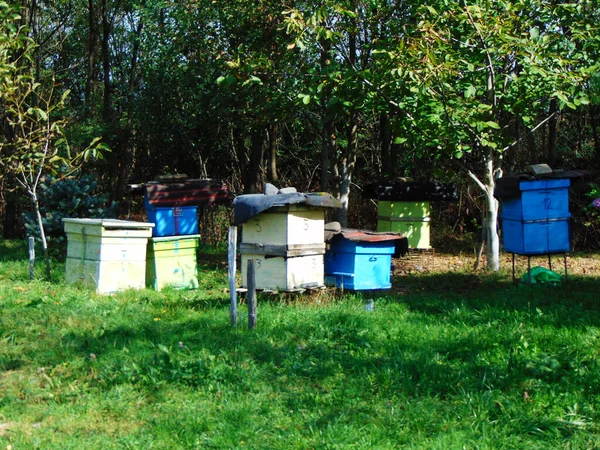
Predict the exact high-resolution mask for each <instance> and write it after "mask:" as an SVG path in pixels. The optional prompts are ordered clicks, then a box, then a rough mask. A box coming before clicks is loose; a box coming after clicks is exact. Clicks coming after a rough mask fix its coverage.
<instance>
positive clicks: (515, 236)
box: [500, 178, 571, 255]
mask: <svg viewBox="0 0 600 450" xmlns="http://www.w3.org/2000/svg"><path fill="white" fill-rule="evenodd" d="M570 185H571V181H570V180H569V179H560V178H559V179H541V180H531V181H520V182H519V183H518V189H517V191H516V192H515V194H514V196H509V197H505V198H502V213H501V215H500V218H501V219H502V228H503V233H502V236H503V243H504V250H506V251H507V252H510V253H516V254H518V255H538V254H551V253H562V252H568V251H570V250H571V241H570V218H571V213H570V212H569V186H570Z"/></svg>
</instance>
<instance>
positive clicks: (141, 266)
mask: <svg viewBox="0 0 600 450" xmlns="http://www.w3.org/2000/svg"><path fill="white" fill-rule="evenodd" d="M63 222H64V229H65V233H66V234H67V262H66V269H65V271H66V274H65V279H66V282H67V283H78V284H82V285H84V286H88V287H90V288H92V289H95V290H96V291H97V292H100V293H111V292H117V291H122V290H125V289H143V288H144V287H145V284H146V247H147V244H148V238H150V237H151V236H152V227H154V224H152V223H144V222H131V221H126V220H115V219H63Z"/></svg>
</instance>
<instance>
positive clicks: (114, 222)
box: [63, 218, 154, 229]
mask: <svg viewBox="0 0 600 450" xmlns="http://www.w3.org/2000/svg"><path fill="white" fill-rule="evenodd" d="M63 222H64V223H72V224H76V225H96V226H102V227H104V228H120V229H122V228H131V229H140V228H144V229H145V228H153V227H154V224H153V223H149V222H134V221H131V220H120V219H81V218H64V219H63Z"/></svg>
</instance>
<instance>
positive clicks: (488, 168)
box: [467, 148, 500, 272]
mask: <svg viewBox="0 0 600 450" xmlns="http://www.w3.org/2000/svg"><path fill="white" fill-rule="evenodd" d="M484 163H485V174H484V182H481V180H479V178H477V176H476V175H475V174H474V173H473V172H471V171H469V172H468V173H467V174H468V176H469V178H471V180H473V181H474V182H475V184H476V185H477V186H478V187H479V188H480V189H481V191H482V192H483V194H484V199H485V207H486V213H485V220H484V223H483V224H482V226H483V227H485V237H486V258H487V266H488V269H489V270H491V271H494V272H497V271H499V270H500V239H499V237H498V206H499V204H498V200H496V198H495V197H494V187H495V184H496V183H495V178H494V175H495V170H494V150H493V149H492V148H486V149H485V155H484Z"/></svg>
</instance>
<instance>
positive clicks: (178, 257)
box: [146, 234, 200, 291]
mask: <svg viewBox="0 0 600 450" xmlns="http://www.w3.org/2000/svg"><path fill="white" fill-rule="evenodd" d="M199 237H200V235H197V234H196V235H190V236H170V237H155V238H151V239H149V240H148V254H147V263H146V284H147V286H150V287H152V288H153V289H154V290H156V291H160V290H161V289H163V288H165V287H173V288H176V289H196V288H198V265H197V258H196V252H197V249H198V238H199Z"/></svg>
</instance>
